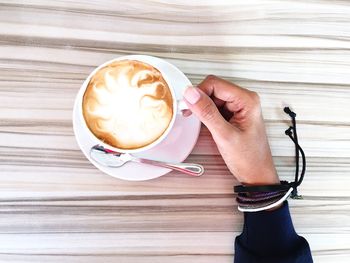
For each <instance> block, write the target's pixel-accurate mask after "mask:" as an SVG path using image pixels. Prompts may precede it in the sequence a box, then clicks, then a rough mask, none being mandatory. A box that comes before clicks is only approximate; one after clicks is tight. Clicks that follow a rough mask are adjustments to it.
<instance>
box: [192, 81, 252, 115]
mask: <svg viewBox="0 0 350 263" xmlns="http://www.w3.org/2000/svg"><path fill="white" fill-rule="evenodd" d="M198 88H199V89H201V90H202V91H203V92H204V93H206V94H207V95H208V96H210V97H211V98H212V99H213V101H214V102H215V104H216V105H217V106H218V107H221V106H222V105H224V104H225V103H226V107H227V109H229V110H230V111H232V112H236V111H239V110H240V109H242V108H243V107H244V106H245V104H246V103H248V101H249V98H250V94H251V93H252V92H251V91H250V90H247V89H244V88H242V87H240V86H237V85H235V84H233V83H231V82H229V81H227V80H224V79H221V78H219V77H217V76H214V75H209V76H207V77H206V78H205V79H204V80H203V81H202V82H201V83H200V84H198Z"/></svg>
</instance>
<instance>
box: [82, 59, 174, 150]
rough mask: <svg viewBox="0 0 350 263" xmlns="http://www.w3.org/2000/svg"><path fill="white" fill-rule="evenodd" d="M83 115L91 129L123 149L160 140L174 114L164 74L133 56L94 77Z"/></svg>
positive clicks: (109, 66)
mask: <svg viewBox="0 0 350 263" xmlns="http://www.w3.org/2000/svg"><path fill="white" fill-rule="evenodd" d="M82 107H83V115H84V119H85V122H86V124H87V126H88V128H89V129H90V131H91V132H92V133H93V134H94V135H95V136H96V137H97V138H99V139H100V140H101V141H103V142H105V143H107V144H109V145H111V146H113V147H116V148H120V149H135V148H141V147H144V146H146V145H148V144H150V143H152V142H154V141H155V140H157V139H158V138H159V137H160V136H161V135H162V134H163V133H164V132H165V131H166V129H167V128H168V126H169V124H170V122H171V119H172V116H173V99H172V95H171V92H170V89H169V87H168V84H167V83H166V81H165V80H164V78H163V77H162V74H161V73H160V72H159V71H158V70H157V69H156V68H154V67H152V66H151V65H148V64H146V63H143V62H139V61H134V60H122V61H115V62H113V63H111V64H109V65H107V66H105V67H103V68H101V69H100V70H98V71H97V72H96V73H95V75H93V77H92V78H91V80H90V82H89V84H88V86H87V88H86V91H85V94H84V97H83V105H82Z"/></svg>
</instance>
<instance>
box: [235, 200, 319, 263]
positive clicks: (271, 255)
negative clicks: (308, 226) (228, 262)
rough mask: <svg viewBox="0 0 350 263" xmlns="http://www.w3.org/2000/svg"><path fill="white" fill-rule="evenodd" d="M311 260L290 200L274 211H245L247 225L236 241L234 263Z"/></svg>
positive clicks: (290, 262) (285, 262)
mask: <svg viewBox="0 0 350 263" xmlns="http://www.w3.org/2000/svg"><path fill="white" fill-rule="evenodd" d="M265 262H266V263H275V262H276V263H277V262H278V263H292V262H293V263H311V262H313V261H312V256H311V251H310V247H309V244H308V243H307V241H306V240H305V238H303V237H301V236H298V235H297V233H296V232H295V230H294V226H293V223H292V219H291V216H290V213H289V207H288V203H287V202H284V204H283V205H282V207H280V208H278V209H276V210H274V211H261V212H252V213H244V227H243V232H242V234H241V235H239V236H237V237H236V240H235V259H234V263H265Z"/></svg>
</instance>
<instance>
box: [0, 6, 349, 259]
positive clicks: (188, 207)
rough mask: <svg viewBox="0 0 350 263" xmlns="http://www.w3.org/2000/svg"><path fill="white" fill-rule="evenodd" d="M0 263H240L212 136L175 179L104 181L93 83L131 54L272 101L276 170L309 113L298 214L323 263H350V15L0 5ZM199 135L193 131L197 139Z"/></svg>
mask: <svg viewBox="0 0 350 263" xmlns="http://www.w3.org/2000/svg"><path fill="white" fill-rule="evenodd" d="M0 2H1V4H0V176H1V177H0V261H1V262H128V263H129V262H132V263H138V262H143V263H147V262H152V263H157V262H169V263H174V262H201V263H202V262H203V263H204V262H205V263H207V262H232V260H233V253H234V251H233V242H234V238H235V236H236V235H237V234H239V233H240V231H241V229H242V214H241V213H239V212H238V211H237V206H236V203H235V201H234V195H233V194H232V186H233V185H234V184H235V183H236V181H235V180H234V178H233V176H232V175H231V174H230V173H229V171H228V170H227V168H226V166H225V164H224V162H223V160H222V159H221V157H220V156H219V155H218V151H217V149H216V147H215V144H214V143H213V141H212V138H211V136H210V133H209V132H208V130H207V129H206V128H205V127H204V126H202V130H201V133H200V138H199V140H198V143H197V145H196V146H195V148H194V149H193V152H192V154H191V155H190V156H189V157H188V159H187V161H190V162H198V163H201V164H204V166H205V169H206V173H205V175H204V176H203V177H201V178H189V177H186V176H183V175H181V174H179V173H177V172H172V173H169V174H168V175H166V176H163V177H161V178H159V179H156V180H151V181H146V182H127V181H121V180H118V179H114V178H112V177H110V176H108V175H105V174H103V173H101V172H100V171H98V170H97V169H96V168H95V167H94V166H93V165H92V164H90V163H89V162H88V161H87V160H86V159H85V157H84V156H83V154H82V152H81V151H80V150H79V148H78V145H77V143H76V141H75V138H74V135H73V130H72V120H71V116H72V107H73V101H74V97H75V95H76V93H77V91H78V89H79V87H80V85H81V83H82V82H83V80H84V78H85V77H86V76H87V75H88V73H89V72H90V71H91V70H92V69H93V68H94V67H96V66H97V65H99V64H101V63H102V62H104V61H106V60H109V59H112V58H115V57H117V56H120V55H126V54H135V53H136V54H140V53H141V54H149V55H154V56H158V57H161V58H164V59H167V60H168V61H170V62H171V63H174V64H175V65H177V66H178V67H179V68H180V69H181V70H182V71H183V72H184V73H185V74H186V75H187V76H188V77H189V78H190V79H191V81H192V82H193V83H195V84H196V83H199V82H200V81H201V80H202V79H203V78H204V77H205V75H207V74H216V75H218V76H221V77H224V78H226V79H228V80H230V81H233V82H235V83H237V84H239V85H241V86H244V87H247V88H249V89H252V90H254V91H257V92H259V93H260V96H261V100H262V107H263V113H264V117H265V119H266V125H267V129H268V136H269V139H270V142H271V147H272V151H273V155H274V160H275V163H276V166H277V170H278V172H279V174H280V177H281V178H282V179H286V180H292V178H293V173H294V162H293V153H294V152H293V145H292V144H291V142H290V141H289V139H288V138H287V137H286V136H285V135H284V130H285V129H286V128H287V126H288V118H287V116H286V115H285V114H284V113H283V112H282V108H283V106H284V105H290V106H291V107H292V108H293V109H294V110H295V111H296V112H297V114H298V116H297V117H298V121H299V137H300V143H301V145H302V146H303V147H304V149H305V152H306V155H307V157H308V158H307V160H308V170H307V173H306V177H305V182H304V183H303V185H302V187H301V189H300V191H301V193H302V194H303V196H304V199H303V200H296V201H295V200H291V201H290V206H291V213H292V215H293V220H294V223H295V227H296V229H297V231H298V233H300V234H301V235H303V236H305V237H306V238H307V239H308V241H309V243H310V245H311V248H312V251H313V256H314V260H315V262H349V258H350V106H349V104H350V41H349V40H350V2H348V1H340V0H338V1H325V0H318V1H316V0H313V1H260V0H256V1H248V0H244V1H243V0H242V1H231V0H227V1H223V0H215V1H214V0H213V1H208V0H203V1H199V0H198V1H185V0H178V1H163V0H156V1H141V0H129V1H108V0H104V1H97V0H96V1H80V0H74V1H63V0H61V1H59V0H58V1H41V0H33V1H19V0H13V1H2V0H1V1H0ZM189 132H190V131H189Z"/></svg>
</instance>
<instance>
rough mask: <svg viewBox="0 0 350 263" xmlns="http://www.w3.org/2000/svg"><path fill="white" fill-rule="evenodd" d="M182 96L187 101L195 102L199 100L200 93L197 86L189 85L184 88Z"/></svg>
mask: <svg viewBox="0 0 350 263" xmlns="http://www.w3.org/2000/svg"><path fill="white" fill-rule="evenodd" d="M184 97H185V99H186V100H187V101H188V102H189V103H191V104H196V103H197V102H198V101H199V99H200V97H201V94H200V93H199V91H198V90H197V88H195V87H192V86H190V87H188V88H187V89H186V90H185V93H184Z"/></svg>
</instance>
